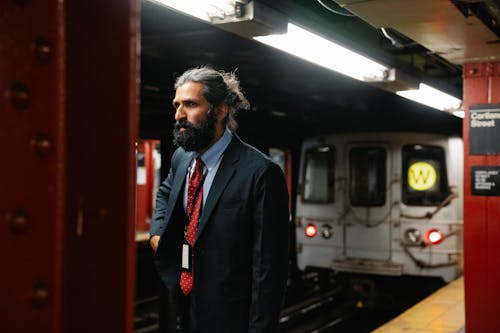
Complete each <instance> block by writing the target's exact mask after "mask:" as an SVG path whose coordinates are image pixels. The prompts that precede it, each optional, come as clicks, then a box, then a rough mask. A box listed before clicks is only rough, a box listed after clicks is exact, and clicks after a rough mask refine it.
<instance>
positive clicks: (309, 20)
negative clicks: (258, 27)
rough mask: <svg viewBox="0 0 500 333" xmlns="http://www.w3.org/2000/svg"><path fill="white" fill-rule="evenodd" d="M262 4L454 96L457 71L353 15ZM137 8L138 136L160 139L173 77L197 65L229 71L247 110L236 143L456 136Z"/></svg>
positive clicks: (437, 114) (326, 75)
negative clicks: (372, 134)
mask: <svg viewBox="0 0 500 333" xmlns="http://www.w3.org/2000/svg"><path fill="white" fill-rule="evenodd" d="M323 1H326V0H323ZM433 1H434V0H433ZM261 2H262V3H264V4H266V5H268V6H271V7H273V8H274V9H276V10H279V11H281V12H282V13H284V14H285V15H286V16H287V17H288V18H289V19H290V20H293V21H294V22H296V23H299V24H301V25H303V26H306V27H310V28H311V29H314V30H316V31H317V32H318V33H320V34H323V35H325V36H328V35H330V34H334V35H335V36H337V37H336V38H337V39H340V40H341V41H342V42H343V43H344V44H346V45H352V47H354V48H356V49H357V50H359V51H361V52H363V53H366V54H370V55H371V56H372V57H373V58H376V59H380V60H381V61H382V62H385V63H386V64H389V65H393V66H396V67H397V68H401V69H404V70H405V72H407V73H409V74H411V75H415V76H418V77H419V78H420V79H421V80H422V81H425V82H428V83H429V84H431V85H433V86H435V87H437V88H442V89H443V90H445V91H448V92H450V93H451V94H453V95H455V96H458V97H460V96H461V64H460V63H453V62H451V61H450V60H447V59H445V58H444V57H442V56H441V55H440V54H435V53H432V52H429V50H428V49H427V48H426V47H424V46H423V45H421V44H418V43H417V42H415V41H413V40H411V39H410V38H408V37H406V36H404V35H402V34H399V33H398V32H397V31H396V30H393V31H392V32H391V33H392V34H393V36H398V43H400V44H401V45H394V44H393V42H391V40H389V39H387V37H385V36H384V35H383V34H382V33H381V32H380V29H378V28H377V27H375V26H374V25H372V24H370V23H367V22H365V21H364V20H362V19H361V18H360V17H358V16H357V15H354V16H352V15H351V16H344V15H339V14H335V13H333V12H331V11H329V10H327V9H325V7H323V6H322V5H320V4H319V2H317V1H301V0H293V1H281V0H273V1H271V0H262V1H261ZM358 2H359V1H358ZM372 2H377V1H376V0H374V1H372ZM438 2H439V1H438ZM141 7H142V8H141V133H143V135H145V136H155V135H156V133H160V132H165V126H168V125H169V124H171V122H172V118H173V113H172V107H171V100H172V98H173V93H174V92H173V81H174V78H175V77H176V76H178V75H179V74H180V73H182V72H183V71H184V70H185V69H187V68H190V67H193V66H199V65H203V64H207V65H210V66H213V67H214V68H218V69H223V70H228V71H232V70H236V71H237V74H238V76H239V78H240V80H241V81H242V86H243V88H244V90H245V92H246V94H247V96H248V98H249V100H250V102H251V103H252V109H251V110H249V111H242V112H240V115H239V120H240V124H241V131H242V132H244V134H245V135H244V136H245V137H250V138H252V137H253V138H254V140H252V139H250V140H249V141H254V142H257V141H259V140H268V139H269V138H272V139H273V140H274V141H276V142H277V144H279V143H283V144H285V143H286V142H290V140H292V139H293V140H297V139H300V138H301V137H303V136H310V135H321V134H325V133H330V132H343V131H352V130H371V131H381V130H411V131H428V132H434V133H445V134H454V135H460V134H461V119H459V118H457V117H455V116H452V115H450V114H448V113H445V112H441V111H437V110H435V109H432V108H429V107H426V106H423V105H421V104H418V103H415V102H412V101H409V100H406V99H404V98H402V97H399V96H397V95H395V94H393V93H390V92H387V91H385V90H382V89H380V88H377V87H374V86H370V85H368V84H366V83H363V82H360V81H356V80H354V79H351V78H348V77H346V76H343V75H341V74H338V73H336V72H332V71H329V70H326V69H324V68H321V67H318V66H316V65H313V64H310V63H307V62H305V61H303V60H300V59H297V58H295V57H293V56H290V55H287V54H285V53H283V52H281V51H278V50H275V49H272V48H270V47H268V46H265V45H263V44H260V43H258V42H256V41H253V40H250V39H247V38H243V37H240V36H238V35H235V34H233V33H230V32H227V31H224V30H222V29H220V28H218V27H216V26H213V25H210V24H208V23H205V22H203V21H200V20H197V19H194V18H191V17H189V16H185V15H183V14H180V13H178V12H175V11H173V10H170V9H168V8H166V7H163V6H161V5H158V4H156V3H152V2H149V1H143V2H142V3H141ZM402 45H404V46H403V47H402ZM318 52H321V50H318Z"/></svg>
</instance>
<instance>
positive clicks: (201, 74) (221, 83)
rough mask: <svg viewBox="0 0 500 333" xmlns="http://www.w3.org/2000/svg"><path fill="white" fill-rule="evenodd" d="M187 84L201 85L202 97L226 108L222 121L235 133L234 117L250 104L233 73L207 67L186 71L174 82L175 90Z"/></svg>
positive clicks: (214, 105) (213, 104) (214, 104)
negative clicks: (225, 115) (226, 111)
mask: <svg viewBox="0 0 500 333" xmlns="http://www.w3.org/2000/svg"><path fill="white" fill-rule="evenodd" d="M189 82H199V83H201V84H203V89H202V92H203V96H204V97H205V98H206V100H207V101H208V102H209V103H210V104H212V106H213V107H215V108H216V107H219V106H221V105H223V104H226V105H227V106H228V111H229V112H228V116H227V117H226V118H225V119H224V122H225V125H226V126H227V127H228V128H229V129H230V130H231V131H233V132H234V131H235V130H236V129H237V128H238V123H237V122H236V119H235V116H236V113H237V112H238V110H240V109H249V108H250V103H249V102H248V100H247V99H246V97H245V95H244V94H243V92H242V91H241V88H240V81H239V80H238V78H237V77H236V74H235V73H234V72H224V71H216V70H215V69H212V68H210V67H207V66H200V67H195V68H191V69H188V70H187V71H185V72H184V73H183V74H182V75H181V76H179V77H178V78H177V80H176V81H175V85H174V87H175V89H177V88H179V87H180V86H182V85H184V84H186V83H189Z"/></svg>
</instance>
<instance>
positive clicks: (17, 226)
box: [7, 209, 30, 235]
mask: <svg viewBox="0 0 500 333" xmlns="http://www.w3.org/2000/svg"><path fill="white" fill-rule="evenodd" d="M7 221H8V223H9V230H10V232H11V233H13V234H14V235H21V234H24V233H25V232H26V231H27V230H28V228H29V225H30V216H29V214H28V212H27V211H25V210H24V209H16V210H14V211H12V212H10V213H8V214H7Z"/></svg>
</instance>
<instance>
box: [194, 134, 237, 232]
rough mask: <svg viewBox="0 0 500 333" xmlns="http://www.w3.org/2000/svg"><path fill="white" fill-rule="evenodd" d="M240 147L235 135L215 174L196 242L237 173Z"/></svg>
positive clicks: (199, 223)
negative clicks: (236, 164) (235, 164)
mask: <svg viewBox="0 0 500 333" xmlns="http://www.w3.org/2000/svg"><path fill="white" fill-rule="evenodd" d="M233 135H234V134H233ZM240 145H241V143H240V141H239V139H238V138H236V135H234V136H233V139H232V140H231V143H230V144H229V146H228V147H227V149H226V151H225V152H224V156H223V157H222V161H221V163H220V165H219V169H218V170H217V173H216V174H215V178H214V181H213V183H212V186H211V188H210V192H209V193H208V197H207V200H206V202H205V205H204V206H203V210H202V212H201V217H200V220H199V222H198V231H197V233H196V241H197V240H198V238H200V235H201V233H202V232H203V229H204V228H205V227H206V225H207V223H208V221H209V219H210V216H211V215H212V212H213V210H214V208H215V205H216V204H217V202H218V201H219V197H220V196H221V194H222V193H223V192H224V189H225V188H226V186H227V184H228V183H229V180H230V179H231V178H232V177H233V174H234V173H235V171H236V170H235V168H234V163H235V162H236V161H237V160H238V159H239V155H240V154H239V152H240Z"/></svg>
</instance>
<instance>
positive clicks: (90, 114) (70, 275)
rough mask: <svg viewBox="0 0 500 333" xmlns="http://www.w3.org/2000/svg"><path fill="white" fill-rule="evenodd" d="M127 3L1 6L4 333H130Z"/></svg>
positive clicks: (130, 48) (132, 59) (133, 14)
mask: <svg viewBox="0 0 500 333" xmlns="http://www.w3.org/2000/svg"><path fill="white" fill-rule="evenodd" d="M137 3H138V1H136V0H108V1H100V0H86V1H78V0H69V1H57V0H46V1H41V0H5V1H0V91H1V95H0V142H1V143H2V144H1V145H0V146H1V150H0V156H1V160H0V219H1V221H2V224H1V226H2V228H3V230H2V231H0V259H1V262H2V268H3V269H2V274H1V275H0V276H1V278H0V291H1V293H0V296H1V301H0V318H1V320H0V331H2V332H20V333H24V332H41V333H63V332H72V333H80V332H82V333H83V332H133V329H134V328H133V318H134V298H135V297H134V289H135V242H134V215H135V211H134V209H135V205H134V201H135V198H134V193H135V155H134V142H135V140H136V137H137V132H138V129H137V126H138V98H137V97H138V93H137V90H138V87H137V85H138V83H137V82H138V65H137V61H138V56H137V52H138V50H137V43H138V34H139V28H138V22H139V19H138V12H137Z"/></svg>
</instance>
